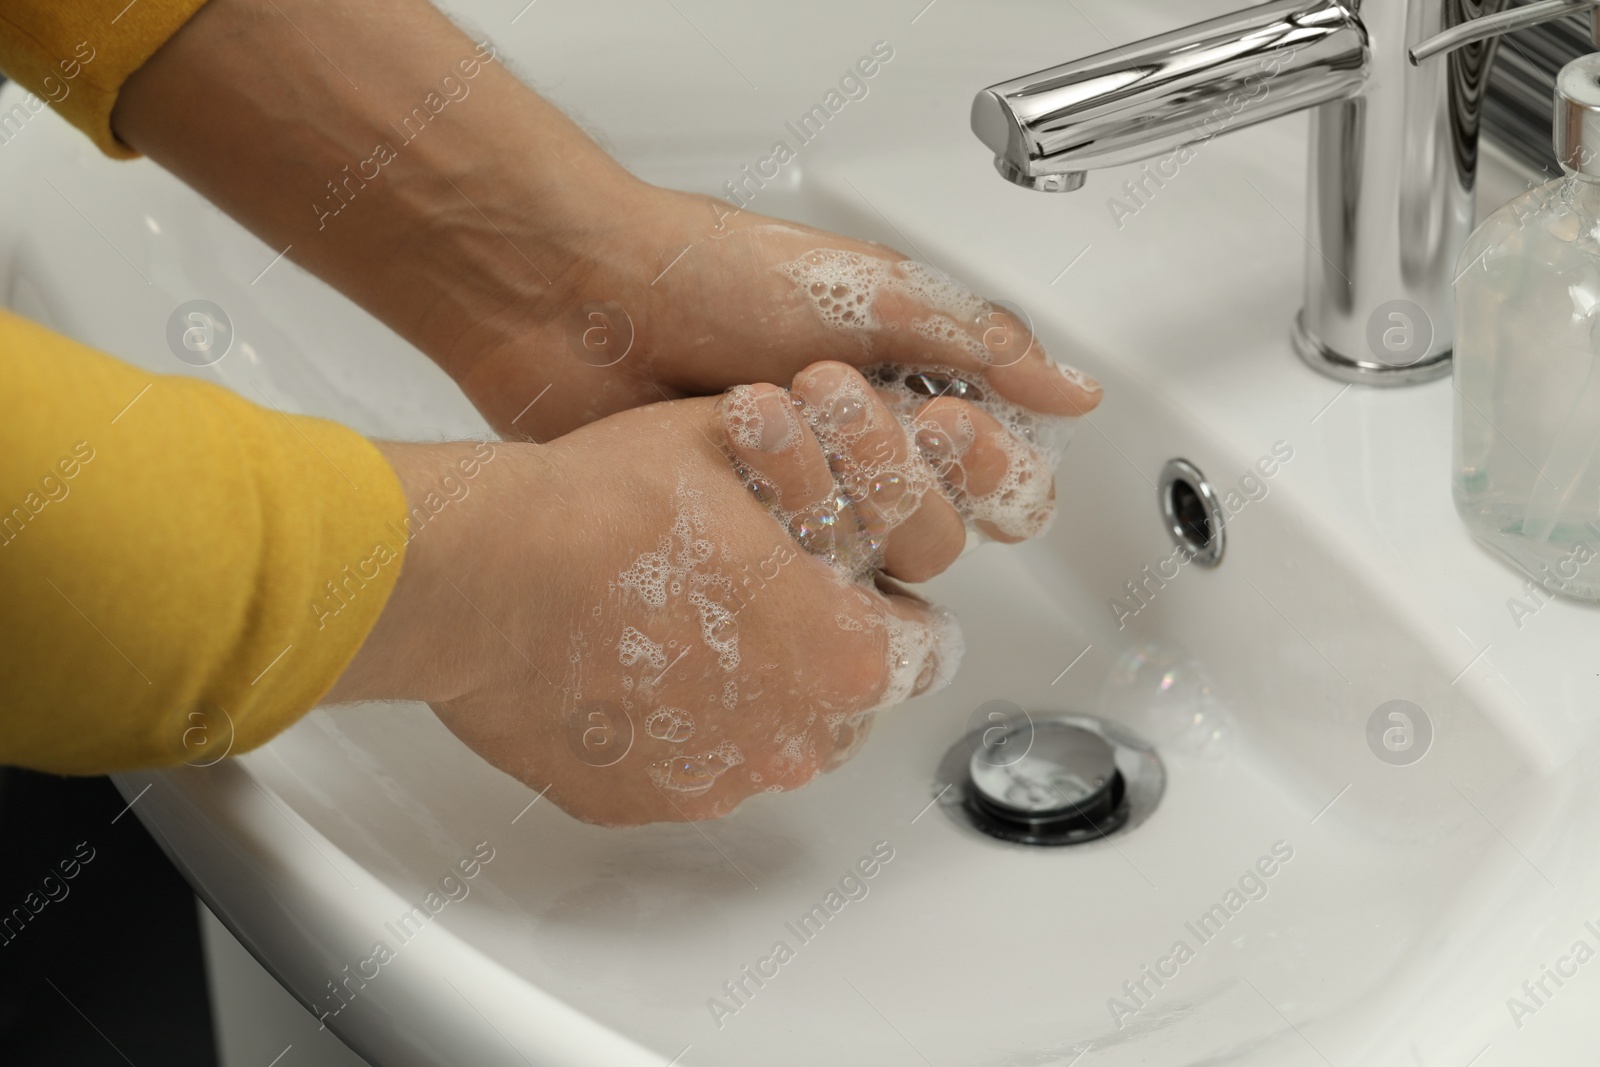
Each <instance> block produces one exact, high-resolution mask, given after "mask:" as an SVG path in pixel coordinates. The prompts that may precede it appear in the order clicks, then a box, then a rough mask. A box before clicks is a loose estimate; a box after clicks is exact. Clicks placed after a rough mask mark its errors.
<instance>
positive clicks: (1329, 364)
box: [1294, 310, 1453, 385]
mask: <svg viewBox="0 0 1600 1067" xmlns="http://www.w3.org/2000/svg"><path fill="white" fill-rule="evenodd" d="M1305 319H1306V313H1305V312H1304V311H1303V310H1302V311H1301V312H1300V313H1299V314H1297V315H1296V316H1295V317H1294V350H1295V351H1296V352H1297V353H1299V355H1300V358H1301V359H1302V360H1304V361H1305V362H1306V365H1307V366H1309V367H1310V368H1311V369H1312V370H1315V371H1317V372H1318V373H1319V374H1325V375H1327V376H1328V377H1329V378H1333V379H1335V380H1336V381H1341V382H1352V383H1354V384H1356V385H1416V384H1417V383H1419V382H1431V381H1433V380H1434V379H1435V378H1443V377H1444V376H1446V375H1447V374H1449V373H1450V356H1451V354H1452V351H1453V350H1452V349H1446V350H1445V351H1443V352H1440V353H1438V354H1436V355H1432V356H1428V357H1426V358H1424V359H1421V360H1418V361H1417V362H1415V363H1407V364H1394V363H1379V362H1378V361H1376V360H1361V359H1351V358H1349V357H1348V356H1343V355H1340V354H1339V353H1338V352H1335V351H1334V350H1333V349H1331V348H1329V347H1328V346H1327V345H1325V344H1323V343H1322V341H1321V339H1320V338H1318V337H1317V336H1316V335H1315V334H1313V333H1312V332H1311V331H1310V330H1308V329H1307V328H1306V321H1305Z"/></svg>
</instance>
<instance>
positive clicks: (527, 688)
mask: <svg viewBox="0 0 1600 1067" xmlns="http://www.w3.org/2000/svg"><path fill="white" fill-rule="evenodd" d="M780 395H781V394H780ZM729 418H730V415H729V408H728V406H727V405H724V406H723V408H722V410H721V411H719V410H718V403H717V401H715V400H711V399H694V400H685V401H678V402H674V403H672V404H658V405H655V406H653V407H646V408H639V409H635V410H630V411H627V412H623V413H621V414H618V415H615V416H613V417H611V418H608V419H605V420H603V421H601V422H599V423H596V424H594V425H592V426H588V427H584V428H582V429H579V430H576V431H574V432H572V433H570V434H568V435H566V436H564V437H562V438H561V439H559V440H558V441H556V442H554V443H553V444H550V445H544V446H539V445H527V444H515V443H502V444H497V445H495V446H494V448H495V449H496V451H497V458H496V459H495V460H494V461H493V462H492V463H485V464H483V466H482V472H481V473H480V474H479V476H478V480H477V483H476V487H475V488H474V489H473V491H472V493H471V494H470V495H468V496H467V497H465V498H464V499H462V500H461V501H460V502H459V503H457V504H454V505H452V509H451V511H449V512H445V513H443V514H441V515H440V516H439V517H438V518H437V519H435V520H434V522H433V523H431V524H430V525H429V527H428V529H427V531H426V534H425V535H423V536H419V537H417V538H416V539H415V540H414V541H413V542H412V543H411V545H410V547H409V548H408V550H407V557H406V561H405V567H404V570H403V572H402V575H401V579H400V582H399V584H397V586H396V589H395V592H394V594H393V597H392V599H391V601H390V604H389V606H387V607H386V608H385V611H384V614H383V616H382V618H381V619H380V620H379V623H378V625H377V627H376V628H375V629H374V630H373V633H372V635H371V636H370V637H369V639H368V642H367V645H366V646H364V647H363V649H362V651H361V653H360V654H359V655H358V657H357V659H356V661H355V663H353V664H352V666H351V667H350V668H349V669H348V670H347V671H346V674H345V677H344V678H342V679H341V680H340V683H339V685H338V687H336V689H335V691H334V693H333V694H331V699H333V700H336V701H337V700H350V699H381V698H407V699H422V700H427V701H428V702H429V703H430V704H431V705H432V707H433V708H434V711H435V712H436V713H437V714H438V716H439V718H440V719H441V720H442V721H443V722H444V723H445V725H446V726H448V727H449V728H450V730H452V731H453V732H454V733H455V734H456V735H457V736H458V737H460V738H461V739H462V740H463V741H465V742H466V743H467V744H468V745H469V746H470V747H472V748H473V749H474V750H475V751H476V752H478V753H479V754H480V755H482V756H483V757H484V758H485V759H487V760H488V761H489V762H491V763H493V764H494V765H495V766H497V767H499V768H501V769H502V770H504V771H506V772H507V773H509V774H512V775H514V776H515V777H517V778H519V779H521V780H522V781H524V782H526V783H528V784H529V785H531V786H533V787H534V788H537V789H544V788H546V787H548V794H547V795H548V796H549V798H550V799H551V800H553V801H555V802H556V803H557V804H559V805H560V806H561V807H562V808H563V809H565V810H566V811H568V812H569V813H571V814H573V815H575V816H577V817H579V818H581V819H585V820H588V821H592V822H598V823H604V824H608V825H625V824H635V823H641V822H651V821H658V820H681V819H701V818H713V817H716V816H719V815H722V814H726V813H727V812H729V811H731V810H732V809H733V808H734V807H736V806H737V805H738V804H739V803H740V802H742V801H743V800H744V799H746V798H748V797H749V796H751V795H753V794H756V793H760V792H768V791H779V790H787V789H793V788H795V787H797V786H800V785H803V784H804V783H805V782H807V781H809V780H810V779H811V778H812V777H814V776H815V775H816V774H817V773H818V772H819V771H821V770H824V769H827V768H829V767H831V766H833V765H835V764H837V763H838V762H840V761H842V760H843V759H844V758H846V757H847V756H848V755H849V754H850V753H851V752H852V751H853V750H854V749H855V747H856V746H857V745H859V743H860V742H861V740H862V739H863V738H864V736H865V733H866V730H867V728H868V725H869V723H870V717H871V712H873V711H874V710H876V709H879V708H883V707H888V706H890V705H894V704H898V703H900V702H902V701H904V700H906V699H908V698H910V697H912V696H915V695H918V694H920V693H923V692H927V691H929V690H931V689H933V688H937V687H940V686H942V685H944V684H946V683H947V681H948V679H949V677H950V675H951V674H952V673H953V672H954V670H955V669H956V665H957V662H958V660H959V658H960V654H961V639H960V633H959V630H958V628H957V627H956V624H955V621H954V619H952V618H951V617H950V616H949V615H948V614H946V613H945V612H943V611H941V610H939V609H937V608H934V607H931V606H929V605H927V604H926V603H924V602H922V601H920V600H918V599H915V598H913V597H909V596H906V595H903V594H901V593H898V592H895V591H893V590H892V589H890V588H888V587H887V586H884V587H882V588H880V587H879V585H878V584H877V583H875V582H874V581H873V580H872V579H870V578H869V579H867V580H860V581H852V580H849V579H848V578H847V577H846V576H843V575H841V573H840V572H839V571H838V570H836V569H835V568H834V567H832V566H830V565H829V562H828V561H827V560H825V559H823V558H822V557H821V556H819V555H816V554H813V553H811V552H806V551H803V550H801V549H800V547H799V546H798V545H797V544H796V543H795V542H794V541H793V540H792V539H791V537H790V535H789V532H788V531H787V530H785V528H784V527H783V526H781V525H780V524H779V523H777V522H775V521H774V520H773V517H772V516H771V515H770V514H769V513H768V511H767V510H766V509H765V508H764V507H763V506H762V503H761V502H760V501H759V500H758V499H756V497H755V496H754V495H753V494H752V493H751V492H750V490H749V489H748V488H747V487H746V486H745V485H743V484H741V482H740V480H739V479H738V478H737V477H736V476H735V474H734V471H733V469H732V466H731V464H730V460H729V455H728V451H727V450H728V445H727V443H726V441H725V439H724V434H725V433H726V429H725V428H726V427H727V425H728V424H729ZM746 428H747V429H748V428H749V427H748V426H747V427H746ZM795 430H796V427H795V426H794V425H790V426H789V429H788V431H787V432H795ZM741 432H742V431H741ZM762 432H763V431H762V430H761V429H760V428H756V429H755V433H756V434H757V435H758V437H759V435H760V434H761V433H762ZM382 447H383V448H384V449H385V451H386V453H387V455H388V456H389V458H390V460H391V462H393V463H394V465H395V468H396V470H397V472H398V473H399V474H400V476H401V480H402V482H403V483H404V484H405V485H406V487H407V493H408V496H411V497H413V498H417V499H420V498H421V497H422V496H424V495H425V494H426V493H427V492H428V491H429V490H431V489H433V488H434V487H435V486H436V485H437V483H438V482H439V481H440V480H441V479H442V478H443V477H444V476H445V475H446V474H448V473H449V472H450V470H451V469H452V464H453V463H454V462H456V461H458V460H459V458H460V456H458V455H457V453H458V452H459V453H461V455H463V456H464V455H466V454H467V453H468V451H469V448H470V446H468V445H453V444H451V445H383V446H382ZM781 451H782V450H780V452H781ZM641 457H650V463H649V465H645V464H641V462H640V459H641ZM808 463H809V460H803V461H800V462H799V463H797V466H796V468H795V469H796V470H799V471H803V472H809V475H817V474H819V473H820V477H818V478H817V480H816V482H815V486H816V488H817V489H818V490H819V491H822V492H825V491H827V489H828V487H831V485H832V482H831V479H830V478H829V477H828V476H827V474H826V470H825V468H824V470H823V471H821V472H818V471H816V470H815V469H814V468H810V467H808V466H807V465H806V464H808ZM789 473H792V472H783V473H782V474H780V475H778V476H777V477H778V478H779V481H780V482H781V483H782V485H783V486H784V491H785V492H786V494H787V493H789V492H790V491H794V490H793V485H794V484H795V483H794V482H793V480H792V479H790V478H789V477H788V474H789ZM824 483H826V485H825V484H824ZM791 499H796V500H797V499H798V498H791ZM946 506H947V505H946ZM911 514H912V515H913V516H914V515H915V512H914V511H913V512H912V513H911ZM905 528H906V527H904V526H903V527H902V529H905ZM901 558H903V559H906V560H908V561H909V562H907V563H906V566H908V567H911V568H919V567H920V568H921V569H924V570H936V569H937V566H935V565H933V564H929V563H923V562H918V561H916V560H915V550H914V549H913V548H910V547H907V548H905V549H904V550H903V551H902V553H901Z"/></svg>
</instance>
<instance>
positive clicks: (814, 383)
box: [794, 362, 967, 582]
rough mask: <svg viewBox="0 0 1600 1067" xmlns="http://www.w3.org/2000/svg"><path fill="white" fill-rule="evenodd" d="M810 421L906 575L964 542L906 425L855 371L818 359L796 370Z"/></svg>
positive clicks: (925, 575) (930, 571)
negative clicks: (913, 445)
mask: <svg viewBox="0 0 1600 1067" xmlns="http://www.w3.org/2000/svg"><path fill="white" fill-rule="evenodd" d="M794 391H795V393H796V395H798V396H800V397H802V398H803V399H804V400H805V402H806V413H807V419H808V422H809V424H810V425H811V427H812V430H813V432H814V433H815V434H816V436H817V439H818V440H819V441H820V442H821V443H822V448H823V452H824V454H825V455H826V456H827V458H828V463H829V466H830V467H831V468H832V469H833V473H834V476H835V478H836V479H837V480H838V484H839V486H840V488H842V489H843V490H844V493H845V496H846V497H848V498H849V500H850V501H851V503H852V504H853V505H854V506H855V511H856V515H857V518H858V519H859V520H860V522H861V524H862V528H863V529H864V530H865V532H866V535H867V537H868V539H869V541H870V542H871V544H872V546H873V547H874V548H876V549H877V550H878V551H879V552H880V553H881V559H882V566H883V569H884V570H886V571H887V572H888V573H889V574H891V575H893V576H894V577H896V578H899V579H901V580H902V581H907V582H922V581H927V580H928V579H929V578H932V577H933V576H934V575H936V574H938V573H939V572H941V571H943V570H944V569H945V568H946V567H948V566H949V565H950V564H951V563H953V562H954V561H955V559H956V557H957V556H959V555H960V554H961V550H962V548H963V547H965V545H966V537H967V534H966V528H965V526H964V524H963V523H962V521H961V516H960V515H959V514H957V513H956V510H955V508H954V507H953V506H952V505H951V504H950V502H949V501H948V500H946V499H945V498H944V496H943V495H942V494H941V493H939V492H937V491H934V490H936V488H937V486H936V483H935V480H934V478H933V477H932V476H931V472H930V471H929V470H928V467H927V465H926V464H925V463H923V462H922V461H921V460H920V458H918V457H917V456H916V455H915V454H914V453H913V450H912V445H911V442H910V440H909V437H908V435H907V432H906V428H905V427H904V426H903V425H902V424H901V423H900V421H899V420H898V419H896V418H895V417H894V414H893V413H892V412H891V411H890V410H889V407H888V405H887V404H885V403H884V401H883V399H882V398H881V397H879V396H878V394H877V393H876V392H874V391H873V389H872V387H871V386H870V385H869V384H868V383H867V380H866V379H865V378H863V377H862V376H861V375H860V374H859V373H858V372H857V371H855V370H853V369H852V368H850V367H848V366H846V365H845V364H843V363H833V362H829V363H818V364H814V365H812V366H810V367H808V368H806V369H805V370H803V371H801V372H800V374H798V375H797V376H796V377H795V382H794Z"/></svg>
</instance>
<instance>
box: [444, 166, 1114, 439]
mask: <svg viewBox="0 0 1600 1067" xmlns="http://www.w3.org/2000/svg"><path fill="white" fill-rule="evenodd" d="M631 188H632V193H631V195H629V196H627V197H622V198H619V199H618V200H617V201H616V202H617V203H620V204H625V205H626V207H625V208H618V209H617V211H616V214H615V217H612V218H609V219H608V220H607V222H606V224H605V226H604V228H603V229H601V230H599V231H598V232H597V233H596V236H595V237H594V238H593V240H592V241H590V242H588V244H587V246H586V250H585V253H584V257H583V260H582V262H581V264H580V265H577V266H573V267H570V268H569V269H567V270H566V271H565V272H563V273H559V274H557V275H556V276H555V279H554V282H553V285H552V287H551V288H550V289H549V290H548V291H547V292H546V293H545V294H544V295H543V296H541V297H540V299H539V300H538V301H536V302H535V303H534V304H533V305H530V308H529V310H528V312H527V313H526V316H525V317H523V318H520V319H518V320H517V321H516V322H515V323H513V324H511V325H510V326H509V327H507V328H504V329H499V330H494V331H486V332H484V333H483V334H481V335H480V336H478V337H477V338H475V339H474V340H473V341H472V342H471V344H470V345H469V346H468V348H469V349H470V352H467V353H459V352H458V353H457V354H456V356H454V357H453V358H452V359H451V360H450V361H448V362H447V363H446V365H447V366H448V367H449V368H450V369H451V372H452V374H454V375H455V377H456V379H457V381H458V382H459V383H460V385H461V387H462V389H463V390H464V391H465V392H466V394H467V395H468V397H469V398H471V400H472V401H473V403H474V404H476V405H477V406H478V408H479V410H481V411H482V412H484V414H485V416H486V417H488V419H489V420H490V422H491V423H492V424H493V425H494V426H495V427H496V429H498V430H500V431H501V432H502V433H504V434H506V435H508V436H522V437H532V438H533V439H535V440H549V439H551V438H553V437H556V436H559V435H560V434H562V433H565V432H567V431H569V430H572V429H574V428H576V427H578V426H581V425H584V424H586V423H589V422H592V421H594V420H596V419H599V418H602V417H604V416H606V415H608V414H610V413H612V412H615V411H621V410H624V409H626V408H630V407H636V406H638V405H641V404H649V403H655V402H657V401H660V400H665V399H669V398H677V397H683V396H694V395H714V394H717V393H720V392H722V391H723V390H725V389H727V388H729V387H732V386H735V385H740V384H749V383H756V382H773V383H786V382H788V381H790V380H791V378H792V377H793V376H794V375H795V374H797V373H798V372H799V371H800V370H802V369H803V368H805V367H807V366H809V365H810V364H812V363H815V362H817V361H818V360H837V361H839V362H842V363H845V364H849V365H851V366H854V367H869V366H874V365H879V364H896V365H899V366H901V367H903V368H906V369H908V370H914V369H921V368H926V367H942V368H946V369H947V370H949V371H953V372H955V374H957V375H959V376H960V378H961V379H963V380H964V381H966V382H967V383H969V384H971V385H974V386H977V387H978V388H979V389H981V390H984V391H987V392H988V393H990V394H992V395H993V396H994V397H996V398H997V399H1001V400H1004V401H1008V402H1010V403H1011V404H1014V405H1017V406H1019V407H1021V408H1025V409H1028V410H1030V411H1032V412H1036V413H1040V414H1046V415H1067V416H1070V415H1081V414H1083V413H1085V412H1088V411H1091V410H1093V408H1094V407H1095V405H1096V404H1098V403H1099V400H1100V387H1099V385H1098V384H1097V383H1095V382H1094V381H1093V379H1091V378H1088V377H1087V376H1085V375H1083V374H1081V373H1079V372H1078V371H1076V370H1073V369H1072V368H1070V367H1064V366H1061V365H1058V364H1055V363H1052V362H1051V361H1050V360H1049V358H1048V357H1047V356H1046V354H1045V352H1044V349H1043V347H1042V346H1041V345H1040V344H1039V342H1038V340H1037V339H1036V338H1035V337H1033V336H1032V334H1031V333H1030V332H1029V330H1028V328H1027V327H1026V325H1025V324H1024V323H1023V322H1022V321H1020V320H1019V319H1018V317H1017V316H1016V315H1015V314H1013V313H1012V312H1011V311H1008V310H1006V309H1005V308H1002V307H1000V306H998V305H995V304H992V303H990V302H988V301H986V300H984V299H982V298H981V297H978V296H977V295H975V294H974V293H972V292H971V291H970V290H968V289H966V288H965V287H963V286H961V285H960V284H959V283H957V282H954V281H952V280H951V279H949V278H947V277H946V276H944V275H943V274H941V273H940V272H939V271H937V270H936V269H934V268H933V267H930V266H928V265H926V264H921V263H916V262H914V261H911V260H907V259H905V258H904V257H903V256H901V255H899V254H898V253H896V252H894V251H892V250H891V249H888V248H885V247H883V246H881V245H876V244H872V243H870V242H865V241H857V240H853V239H851V238H847V237H842V236H839V235H837V234H831V233H826V232H824V231H820V230H815V229H811V228H809V227H805V226H800V225H798V224H794V223H788V222H781V221H778V220H775V219H771V218H767V217H764V216H761V215H756V214H753V213H751V212H735V211H733V210H732V209H731V207H730V206H729V205H728V204H727V203H726V202H724V201H720V200H713V199H710V198H707V197H701V196H693V195H690V194H685V193H676V192H671V191H668V190H663V189H657V188H654V187H651V186H647V185H644V184H643V183H633V186H632V187H631ZM546 387H549V392H548V394H545V393H544V392H543V391H544V390H545V389H546ZM536 397H538V398H539V399H538V401H537V402H536V403H533V406H532V407H531V408H530V407H528V405H529V403H530V402H532V401H534V399H535V398H536Z"/></svg>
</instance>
